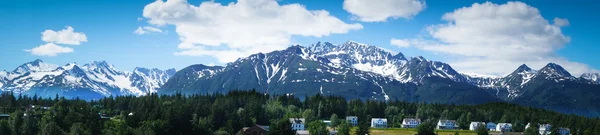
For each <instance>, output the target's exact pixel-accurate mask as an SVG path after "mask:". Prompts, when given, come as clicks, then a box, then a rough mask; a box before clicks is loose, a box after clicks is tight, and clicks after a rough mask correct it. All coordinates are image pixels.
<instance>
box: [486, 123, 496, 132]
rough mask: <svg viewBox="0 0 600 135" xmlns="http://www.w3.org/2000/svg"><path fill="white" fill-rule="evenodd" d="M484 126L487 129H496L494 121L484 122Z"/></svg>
mask: <svg viewBox="0 0 600 135" xmlns="http://www.w3.org/2000/svg"><path fill="white" fill-rule="evenodd" d="M485 127H487V129H488V131H496V123H493V122H488V123H486V124H485Z"/></svg>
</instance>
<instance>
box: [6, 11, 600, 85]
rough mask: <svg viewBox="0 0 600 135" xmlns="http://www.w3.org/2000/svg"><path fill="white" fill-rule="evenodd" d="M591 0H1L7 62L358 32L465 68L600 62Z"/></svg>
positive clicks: (257, 48)
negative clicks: (2, 1) (3, 0)
mask: <svg viewBox="0 0 600 135" xmlns="http://www.w3.org/2000/svg"><path fill="white" fill-rule="evenodd" d="M598 6H600V4H599V3H598V2H593V1H587V0H571V1H564V0H546V1H540V0H525V1H501V0H491V1H481V0H460V1H448V0H426V1H425V0H377V1H373V0H327V1H323V0H277V1H276V0H214V1H206V0H188V1H186V0H158V1H155V0H127V1H122V0H119V1H118V0H85V1H82V0H53V1H48V0H19V1H6V2H4V3H3V4H0V18H2V20H1V21H0V28H1V30H2V31H0V37H2V38H1V39H0V48H2V49H1V52H0V70H7V71H12V70H13V69H15V68H16V67H17V66H19V65H21V64H23V63H26V62H29V61H33V60H35V59H41V60H43V61H45V62H46V63H54V64H58V65H63V64H67V63H71V62H75V63H78V64H84V63H91V62H93V61H107V62H108V63H110V64H113V65H114V66H115V67H116V68H118V69H122V70H129V71H131V70H133V69H134V68H135V67H147V68H159V69H168V68H176V69H182V68H185V67H186V66H189V65H192V64H205V65H224V64H226V63H228V62H231V61H234V60H236V59H237V58H239V57H245V56H248V55H250V54H254V53H258V52H270V51H274V50H280V49H285V48H286V47H288V46H290V45H296V44H299V45H303V46H309V45H311V44H314V43H316V42H319V41H322V42H331V43H333V44H341V43H344V42H346V41H349V40H352V41H356V42H359V43H365V44H370V45H375V46H379V47H381V48H385V49H387V50H390V51H392V52H394V53H398V52H400V53H403V54H404V55H406V56H408V57H416V56H424V57H425V58H427V59H429V60H435V61H443V62H446V63H449V64H450V65H452V66H453V68H455V69H456V70H458V71H459V72H463V73H473V74H486V75H506V74H508V73H510V72H511V71H513V70H514V69H516V68H517V67H518V66H519V65H521V64H527V65H529V66H530V67H532V68H534V69H539V68H542V67H543V66H544V65H546V64H547V63H550V62H552V63H557V64H560V65H562V66H563V67H565V69H567V70H569V71H570V72H571V73H572V74H574V75H579V74H581V73H586V72H598V70H597V69H600V60H598V59H597V58H598V56H600V55H599V54H598V53H597V52H600V46H598V45H597V43H599V42H600V41H599V39H598V38H597V37H600V34H599V33H598V32H596V30H600V27H599V26H598V25H597V21H599V20H600V16H599V15H598V13H600V11H599V10H600V9H597V8H596V7H598Z"/></svg>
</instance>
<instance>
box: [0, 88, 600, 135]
mask: <svg viewBox="0 0 600 135" xmlns="http://www.w3.org/2000/svg"><path fill="white" fill-rule="evenodd" d="M32 106H36V107H32ZM0 114H10V117H3V118H1V119H0V134H3V135H5V134H6V135H36V134H40V135H61V134H69V135H99V134H107V135H138V134H139V135H155V134H158V135H163V134H173V135H182V134H215V135H225V134H230V135H233V134H241V133H242V132H241V130H242V128H244V127H250V126H253V125H268V126H270V132H269V133H270V134H293V133H294V132H293V131H292V130H291V123H290V122H289V120H288V118H305V119H306V122H305V123H306V125H307V129H308V130H310V132H311V134H324V133H327V132H328V131H327V129H326V128H325V123H323V122H322V120H332V125H331V126H332V127H333V128H336V129H337V130H338V131H339V133H340V134H348V133H349V132H350V124H349V123H348V122H346V121H345V117H346V116H357V117H358V120H359V122H358V127H356V130H354V132H355V133H356V134H365V133H369V126H370V121H371V118H387V119H388V126H389V127H396V128H399V127H401V124H402V119H404V118H420V119H422V120H423V121H424V124H421V125H420V126H419V128H418V132H419V133H420V134H431V133H432V132H431V131H432V130H433V128H434V124H435V123H437V120H439V119H450V120H457V122H458V125H459V127H460V128H461V129H468V128H469V124H470V123H471V122H473V121H479V122H494V123H512V125H513V131H515V132H523V131H525V125H526V124H527V123H543V124H546V123H547V124H552V125H553V127H565V128H570V129H571V133H572V134H574V135H597V134H600V118H598V117H596V118H590V117H584V116H578V115H567V114H561V113H557V112H553V111H548V110H543V109H536V108H531V107H524V106H520V105H516V104H508V103H488V104H481V105H452V104H435V103H410V102H401V101H387V102H383V101H374V100H365V101H361V100H347V99H345V98H343V97H339V96H331V95H330V96H325V95H320V94H317V95H314V96H306V97H305V98H299V97H296V96H289V95H273V96H272V95H266V94H263V93H259V92H257V91H255V90H249V91H239V90H236V91H230V92H228V93H219V94H197V95H183V94H173V95H157V94H148V95H145V96H140V97H135V96H117V97H106V98H103V99H99V100H93V101H85V100H81V99H65V98H62V97H59V96H56V97H55V98H41V97H37V96H26V95H14V94H12V93H8V92H4V93H2V95H1V96H0ZM101 116H103V117H101ZM421 130H422V131H421ZM553 130H556V129H555V128H553Z"/></svg>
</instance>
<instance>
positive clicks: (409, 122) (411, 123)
mask: <svg viewBox="0 0 600 135" xmlns="http://www.w3.org/2000/svg"><path fill="white" fill-rule="evenodd" d="M420 124H421V119H415V118H404V119H403V120H402V128H416V127H417V126H419V125H420Z"/></svg>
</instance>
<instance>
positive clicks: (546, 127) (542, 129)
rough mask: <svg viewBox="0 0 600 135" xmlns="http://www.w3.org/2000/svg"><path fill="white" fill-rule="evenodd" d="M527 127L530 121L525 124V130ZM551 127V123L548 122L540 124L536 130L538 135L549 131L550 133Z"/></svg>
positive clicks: (546, 133)
mask: <svg viewBox="0 0 600 135" xmlns="http://www.w3.org/2000/svg"><path fill="white" fill-rule="evenodd" d="M529 127H531V123H527V126H525V130H527V129H528V128H529ZM551 128H552V125H550V124H540V125H539V129H538V132H540V135H549V134H550V133H552V130H551Z"/></svg>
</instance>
